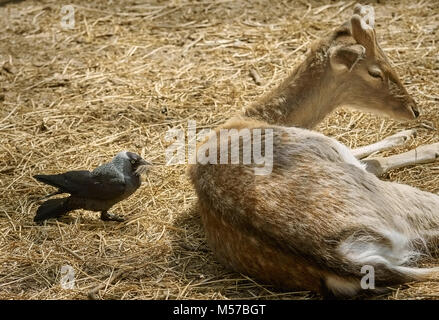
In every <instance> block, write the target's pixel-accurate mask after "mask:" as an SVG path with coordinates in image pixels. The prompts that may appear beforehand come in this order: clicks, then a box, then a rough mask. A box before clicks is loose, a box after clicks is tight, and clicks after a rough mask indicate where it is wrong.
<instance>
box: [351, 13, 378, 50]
mask: <svg viewBox="0 0 439 320" xmlns="http://www.w3.org/2000/svg"><path fill="white" fill-rule="evenodd" d="M374 25H375V11H374V9H373V7H372V6H362V5H360V4H357V5H355V7H354V14H353V16H352V18H351V27H352V36H353V37H354V39H355V40H356V41H357V42H358V43H359V44H361V45H363V46H364V47H365V48H366V51H367V53H368V54H369V55H374V54H375V48H376V46H377V43H376V37H375V30H374Z"/></svg>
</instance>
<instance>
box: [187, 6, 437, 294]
mask: <svg viewBox="0 0 439 320" xmlns="http://www.w3.org/2000/svg"><path fill="white" fill-rule="evenodd" d="M340 106H349V107H352V108H355V109H357V110H360V111H366V112H372V113H376V114H380V115H384V116H387V117H391V118H393V119H399V120H406V121H409V120H413V119H415V118H417V117H418V116H419V114H420V113H419V109H418V107H417V104H416V102H415V101H414V99H413V98H412V97H411V96H410V95H409V93H408V92H407V90H406V88H405V87H404V85H403V84H402V82H401V80H400V79H399V77H398V75H397V73H396V71H395V70H394V68H393V67H392V65H391V62H390V61H389V59H388V58H387V56H386V55H385V53H384V51H383V50H382V48H381V47H380V45H379V44H378V42H377V38H376V32H375V27H374V11H373V8H372V7H370V6H362V5H359V4H357V5H355V7H354V12H353V14H352V15H351V17H350V18H349V19H348V21H347V22H346V23H344V24H343V25H341V26H339V27H337V28H335V29H334V30H332V31H331V32H330V33H329V34H328V35H327V36H326V37H323V38H322V39H320V40H318V41H317V42H316V43H314V44H313V45H312V46H311V49H310V50H309V51H308V53H307V56H306V58H305V60H304V61H303V62H302V63H301V64H300V65H299V66H298V67H296V68H295V69H294V70H293V71H292V73H291V74H290V75H289V76H288V77H287V78H286V79H285V80H284V81H283V82H281V84H280V85H278V86H277V87H276V88H275V89H274V90H272V91H270V92H268V93H267V94H265V95H263V96H262V98H260V99H259V100H257V101H255V102H253V103H251V104H250V105H249V106H247V107H245V108H244V109H243V110H242V111H237V112H236V114H235V115H233V116H232V117H231V118H230V119H229V120H226V121H225V123H223V124H222V125H220V126H218V127H217V128H215V129H214V130H212V132H211V134H210V135H209V136H208V137H207V138H206V139H204V140H203V141H201V142H200V143H199V144H198V146H197V149H198V150H201V149H203V150H207V153H209V152H211V151H212V150H216V149H219V148H220V145H221V143H220V142H218V141H220V140H219V137H220V132H221V131H222V130H236V131H238V132H241V131H242V130H244V129H246V130H249V131H250V132H251V135H250V138H248V137H247V138H246V137H245V136H244V135H242V136H240V137H239V145H238V147H239V151H240V152H244V151H245V150H244V145H245V144H246V143H250V144H251V143H252V141H253V140H252V139H253V138H254V133H253V132H255V131H254V129H258V130H260V131H261V132H262V137H265V138H267V137H268V133H270V134H271V143H272V153H273V157H272V168H271V171H270V172H269V173H267V174H256V171H255V170H254V169H255V168H256V167H258V166H259V164H257V163H253V162H252V163H250V164H248V163H246V164H244V163H242V161H240V162H239V163H229V162H227V163H221V162H220V163H218V162H216V163H211V162H208V163H200V162H199V161H197V162H193V163H192V164H190V165H189V166H188V169H187V174H188V176H189V179H190V180H191V182H192V184H193V186H194V189H195V192H196V195H197V199H198V200H197V201H198V203H197V206H198V212H199V213H200V216H201V221H202V225H203V228H204V230H205V234H206V239H207V243H208V245H209V247H210V248H211V250H212V252H213V253H214V255H215V257H216V259H217V260H218V261H219V262H220V263H222V264H223V265H224V266H226V267H228V268H230V269H231V270H234V271H236V272H238V273H241V274H245V275H247V276H250V277H251V278H253V279H256V280H257V281H259V282H261V283H264V284H269V285H271V286H274V287H275V288H278V289H281V290H297V289H300V290H308V291H311V292H315V293H317V294H321V295H323V296H324V297H337V298H346V297H355V296H357V295H360V294H361V293H362V292H364V291H365V290H366V289H364V288H363V286H362V283H361V279H362V278H363V277H364V275H365V274H364V272H363V271H362V268H363V267H364V266H368V267H370V268H372V269H373V270H374V288H375V291H373V292H380V290H383V289H384V288H386V287H388V286H393V285H399V284H403V283H406V282H409V281H422V280H428V279H435V277H436V276H437V274H438V271H439V269H438V268H437V267H430V268H427V267H422V266H421V265H420V264H421V262H422V261H423V260H422V259H423V258H425V257H430V256H432V255H433V254H434V250H435V248H436V246H437V244H438V242H439V241H438V240H439V212H438V210H439V196H438V195H436V194H433V193H430V192H426V191H422V190H420V189H417V188H414V187H411V186H408V185H404V184H399V183H396V182H392V181H384V180H381V179H379V176H380V175H381V174H383V173H384V172H387V171H388V170H392V169H394V168H399V167H402V166H405V165H412V164H417V163H427V162H433V161H435V160H436V158H437V157H438V155H439V144H431V145H425V146H422V147H419V148H417V149H416V150H411V151H408V152H406V153H402V154H397V155H393V156H390V157H367V156H369V155H371V154H373V153H375V152H377V151H379V150H383V149H385V148H389V147H391V146H392V145H397V144H400V143H403V142H404V141H407V139H409V138H410V137H411V136H412V135H413V131H410V130H409V131H405V132H402V133H399V134H396V135H394V136H391V137H389V138H387V139H385V140H383V141H381V142H378V143H375V144H373V145H370V146H366V147H361V148H357V149H353V150H351V149H349V148H348V147H347V146H345V145H343V144H342V143H340V142H338V141H337V140H336V139H334V138H331V137H327V136H325V135H323V134H321V133H319V132H316V131H313V130H312V129H313V128H314V127H315V126H316V125H317V124H318V123H320V122H321V121H323V120H324V119H325V117H326V116H327V115H328V114H330V113H331V112H332V111H333V110H335V109H336V108H338V107H340ZM212 138H218V139H212ZM267 141H268V142H267ZM267 143H270V141H269V140H267V139H266V140H265V144H267ZM231 145H232V142H231V139H228V140H226V146H227V148H231ZM229 151H230V150H229ZM215 157H217V158H215V159H216V160H218V159H219V157H220V155H219V152H218V153H216V156H215ZM365 157H367V158H365ZM361 159H362V160H361ZM362 290H363V291H362Z"/></svg>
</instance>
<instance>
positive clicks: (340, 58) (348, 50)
mask: <svg viewBox="0 0 439 320" xmlns="http://www.w3.org/2000/svg"><path fill="white" fill-rule="evenodd" d="M365 53H366V49H365V48H364V47H363V46H362V45H359V44H353V45H348V46H346V45H340V46H335V47H333V48H331V49H329V61H330V63H331V67H332V68H333V69H334V70H336V71H351V70H352V69H353V68H354V67H355V64H356V63H357V62H358V61H359V60H361V59H363V58H364V56H365Z"/></svg>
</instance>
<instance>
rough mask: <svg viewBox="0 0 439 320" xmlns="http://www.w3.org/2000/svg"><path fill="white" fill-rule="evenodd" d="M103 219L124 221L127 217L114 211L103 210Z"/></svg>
mask: <svg viewBox="0 0 439 320" xmlns="http://www.w3.org/2000/svg"><path fill="white" fill-rule="evenodd" d="M101 220H103V221H117V222H124V221H125V218H124V217H122V216H119V215H117V214H114V213H110V212H106V211H103V212H101Z"/></svg>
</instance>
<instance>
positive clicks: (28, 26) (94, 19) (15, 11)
mask: <svg viewBox="0 0 439 320" xmlns="http://www.w3.org/2000/svg"><path fill="white" fill-rule="evenodd" d="M64 2H65V4H67V3H68V2H67V1H64ZM380 2H384V1H380ZM328 3H329V4H330V5H331V6H326V4H328ZM72 4H74V5H75V7H76V15H75V18H76V26H75V28H74V29H73V30H63V29H62V28H61V27H60V20H61V13H60V10H61V3H60V2H58V1H47V0H44V1H30V0H29V1H23V2H19V3H9V4H7V5H3V6H0V15H1V17H0V44H1V45H0V150H1V151H0V186H1V191H2V192H1V194H0V298H3V299H10V298H12V299H48V298H49V299H67V298H69V299H85V298H87V297H88V296H91V297H92V298H99V297H100V298H105V299H151V298H152V299H168V298H169V299H175V298H182V299H213V298H219V299H222V298H261V297H264V298H288V299H290V298H291V299H310V298H319V297H318V296H315V295H313V294H311V293H308V292H297V293H284V292H279V291H275V290H274V289H273V288H270V287H267V286H261V285H259V284H257V283H255V282H254V281H252V280H251V279H248V278H246V277H244V276H242V275H239V274H235V273H231V272H229V271H227V270H225V269H224V268H223V267H222V266H221V265H219V264H218V263H217V262H216V260H215V259H214V257H213V255H212V253H211V252H210V251H209V249H208V247H207V245H206V242H205V238H204V233H203V230H202V228H201V226H200V221H199V218H198V215H197V212H196V209H195V200H196V197H195V194H194V191H193V189H192V186H191V184H190V183H189V181H188V180H187V178H186V176H185V166H183V165H180V166H165V165H164V161H165V159H164V150H165V148H166V146H167V145H168V143H167V142H166V141H165V139H164V133H165V132H166V130H167V129H168V128H171V127H182V128H186V124H187V120H188V119H193V120H196V121H197V123H198V125H199V126H203V127H208V128H209V127H210V128H212V127H215V126H217V125H218V124H220V123H222V122H223V121H225V120H226V119H227V118H228V117H229V116H230V115H231V114H232V113H234V112H235V111H236V110H239V109H240V108H242V107H243V106H245V105H247V104H248V103H249V102H251V101H253V100H254V99H256V98H257V97H258V96H259V95H261V94H262V93H263V92H265V91H267V90H269V89H270V88H271V87H272V86H273V85H275V84H277V83H279V81H280V80H281V79H282V78H283V77H285V75H286V74H287V73H288V72H289V71H290V70H291V69H292V68H293V67H294V66H295V65H297V63H299V62H300V61H302V59H303V57H304V53H305V51H306V48H307V47H308V45H309V44H310V42H311V41H313V40H314V39H316V38H319V37H320V36H322V35H323V34H325V33H326V31H328V30H330V29H331V28H333V27H335V26H337V25H339V24H340V23H341V22H343V21H345V19H347V17H348V16H349V15H350V14H351V12H352V5H353V2H349V1H345V2H344V3H342V2H340V3H338V2H325V3H323V2H318V1H311V0H302V1H296V2H294V1H268V0H267V1H248V2H245V1H229V0H222V1H198V2H195V1H186V0H184V1H183V0H182V1H179V0H174V1H157V2H156V1H145V4H140V1H136V2H134V1H122V0H120V1H72ZM374 5H375V9H376V12H377V32H378V37H379V40H380V43H381V44H382V46H383V48H385V51H386V52H387V54H388V55H389V56H390V58H391V59H392V60H393V62H394V63H395V65H396V68H397V69H398V71H399V73H400V75H401V77H402V78H403V79H404V80H405V82H406V83H407V87H408V90H409V92H410V93H411V94H413V96H414V97H415V98H416V100H417V101H418V102H419V104H420V106H421V108H422V117H421V118H420V120H418V121H415V122H410V123H396V122H394V121H390V120H385V119H382V118H378V117H375V116H372V115H366V114H362V113H358V112H350V111H348V110H340V111H338V112H336V113H335V114H334V115H333V116H331V117H330V118H329V119H327V121H325V123H323V124H322V125H321V126H320V127H319V128H318V130H320V131H322V132H324V133H325V134H328V135H331V136H333V137H336V138H337V139H339V140H340V141H341V142H344V143H346V144H347V145H350V146H360V145H364V144H367V143H372V142H375V141H377V140H378V139H382V138H384V137H385V136H387V135H390V134H391V133H395V132H397V131H399V130H402V129H406V128H420V129H419V134H418V137H417V138H416V139H415V140H413V141H412V142H410V144H409V145H408V146H406V147H404V148H399V149H398V150H395V152H399V151H403V150H407V149H411V148H414V147H416V146H417V145H420V144H427V143H432V142H437V141H439V137H438V135H437V131H436V129H435V128H439V118H438V117H437V114H438V100H439V92H438V90H437V83H438V82H439V76H438V75H439V72H438V68H439V58H438V55H437V52H438V46H437V42H438V40H439V34H438V26H439V5H438V3H437V2H436V1H435V0H420V1H419V0H417V1H415V2H414V1H408V0H407V1H397V2H390V1H386V2H385V4H383V3H375V4H374ZM252 70H254V71H252ZM123 149H129V150H132V151H134V152H138V153H141V154H142V155H143V156H145V158H147V159H150V160H153V161H154V162H156V163H159V164H161V165H158V166H157V167H156V168H155V169H154V171H153V172H152V173H151V174H150V175H149V176H148V178H147V179H146V182H145V183H144V184H143V185H142V187H141V189H140V190H138V192H137V193H136V194H135V195H134V196H133V197H131V198H130V199H128V200H126V201H124V202H122V203H120V204H119V205H117V206H116V207H115V208H114V209H113V211H114V212H119V213H123V214H124V215H126V217H128V222H126V223H123V224H116V223H104V222H102V221H100V220H99V219H98V214H97V213H90V212H83V211H76V212H74V213H72V214H71V215H70V216H69V217H66V218H65V219H63V220H61V221H50V222H47V224H46V225H44V226H36V225H35V224H34V223H33V222H32V218H33V216H34V213H35V209H36V199H37V198H38V197H41V196H43V195H44V194H46V193H47V192H49V191H51V190H52V189H49V188H46V187H44V186H43V185H41V184H39V183H37V182H36V181H35V180H34V179H33V178H32V175H34V174H37V173H57V172H62V171H65V170H74V169H92V168H93V167H95V166H97V165H98V164H100V163H102V162H105V161H108V160H109V159H110V158H111V157H112V156H113V155H114V154H116V153H117V152H118V151H120V150H123ZM438 171H439V165H438V164H431V165H423V166H417V167H411V168H406V169H403V170H398V171H394V172H392V173H390V174H389V175H388V176H387V177H385V178H387V179H391V180H393V181H398V182H402V183H407V184H410V185H413V186H416V187H419V188H422V189H424V190H428V191H432V192H438V191H439V174H438V173H439V172H438ZM66 264H68V265H71V266H73V268H74V269H75V271H76V288H75V289H73V290H65V289H62V288H61V286H60V278H61V275H60V268H61V266H63V265H66ZM437 297H439V284H438V283H414V284H411V285H407V286H403V287H400V288H394V291H393V292H392V293H391V294H389V295H385V296H381V298H385V299H429V298H437Z"/></svg>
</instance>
